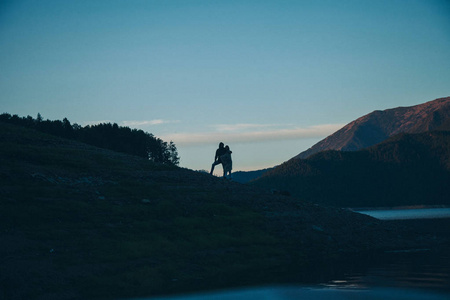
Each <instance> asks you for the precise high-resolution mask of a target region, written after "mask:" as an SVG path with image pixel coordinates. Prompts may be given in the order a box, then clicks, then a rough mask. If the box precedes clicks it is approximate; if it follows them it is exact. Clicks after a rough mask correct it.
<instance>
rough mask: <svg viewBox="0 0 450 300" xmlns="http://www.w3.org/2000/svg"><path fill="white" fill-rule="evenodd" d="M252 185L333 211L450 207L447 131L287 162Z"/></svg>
mask: <svg viewBox="0 0 450 300" xmlns="http://www.w3.org/2000/svg"><path fill="white" fill-rule="evenodd" d="M253 184H254V185H256V186H261V187H265V188H272V189H278V190H282V191H287V192H289V193H291V194H292V195H293V196H296V197H299V198H301V199H304V200H307V201H312V202H315V203H319V204H325V205H332V206H337V207H377V206H402V205H423V204H425V205H442V204H444V205H450V198H449V197H448V195H449V194H450V131H431V132H425V133H417V134H406V133H402V134H399V135H396V136H393V137H391V138H389V139H388V140H386V141H384V142H382V143H380V144H378V145H375V146H372V147H369V148H366V149H363V150H359V151H337V150H328V151H322V152H319V153H316V154H314V155H312V156H310V157H308V158H307V159H291V160H289V161H288V162H285V163H284V164H282V165H280V166H279V167H277V168H275V169H273V170H271V171H269V172H267V173H265V174H264V175H263V176H262V177H261V178H259V179H257V180H256V181H254V182H253Z"/></svg>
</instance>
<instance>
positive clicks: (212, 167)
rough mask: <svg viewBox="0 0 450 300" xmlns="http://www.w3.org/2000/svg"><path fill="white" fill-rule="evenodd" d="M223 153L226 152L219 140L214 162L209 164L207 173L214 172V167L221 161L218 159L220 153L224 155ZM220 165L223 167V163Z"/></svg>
mask: <svg viewBox="0 0 450 300" xmlns="http://www.w3.org/2000/svg"><path fill="white" fill-rule="evenodd" d="M225 153H226V149H225V147H224V144H223V143H222V142H220V144H219V148H218V149H217V150H216V156H215V157H214V162H213V164H212V166H211V172H209V174H211V175H212V174H213V172H214V167H215V166H217V165H219V164H221V163H222V160H221V159H220V157H221V156H222V155H224V154H225ZM222 167H223V165H222Z"/></svg>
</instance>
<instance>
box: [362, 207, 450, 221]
mask: <svg viewBox="0 0 450 300" xmlns="http://www.w3.org/2000/svg"><path fill="white" fill-rule="evenodd" d="M356 212H359V213H361V214H365V215H369V216H371V217H374V218H377V219H380V220H407V219H437V218H450V208H420V209H389V210H385V209H384V210H383V209H379V210H356Z"/></svg>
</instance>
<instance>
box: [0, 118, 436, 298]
mask: <svg viewBox="0 0 450 300" xmlns="http://www.w3.org/2000/svg"><path fill="white" fill-rule="evenodd" d="M0 241H1V243H2V247H0V258H1V259H0V286H1V288H0V299H61V300H65V299H134V298H142V297H148V296H155V295H158V294H164V293H181V292H189V291H200V290H205V289H209V290H211V289H223V288H229V287H237V286H240V287H242V286H255V285H273V284H282V283H292V282H295V283H296V284H299V283H302V282H306V281H308V282H311V280H314V277H313V276H314V275H313V274H318V275H317V276H318V277H320V280H325V281H326V280H328V277H327V275H326V271H325V268H327V267H329V269H330V274H331V272H334V271H335V262H336V261H335V260H334V259H335V257H336V258H339V257H343V256H344V257H345V256H350V255H351V254H355V253H358V252H362V251H382V252H383V251H384V250H395V249H406V248H410V247H412V248H423V247H427V248H430V247H431V246H432V245H436V246H437V245H438V244H436V242H437V241H439V239H435V238H434V237H433V236H431V235H428V234H426V235H421V236H419V235H417V234H415V235H411V231H410V230H409V229H403V227H397V226H394V225H393V224H391V223H386V222H382V221H379V220H376V219H373V218H371V217H368V216H364V215H361V214H356V213H353V212H351V211H348V210H344V209H338V208H332V207H323V206H318V205H315V204H313V203H310V202H307V201H302V200H299V199H298V198H295V197H287V196H283V195H282V194H273V193H271V192H269V191H267V189H265V188H264V189H260V188H257V187H254V186H247V185H242V184H239V183H235V182H229V181H227V180H223V179H221V178H216V177H214V176H210V175H209V174H204V173H201V172H195V171H192V170H188V169H183V168H179V167H176V166H173V165H167V164H161V163H155V162H151V161H149V160H148V159H144V158H141V157H138V156H133V155H128V154H125V153H119V152H114V151H111V150H108V149H102V148H98V147H95V146H91V145H87V144H84V143H81V142H78V141H74V140H68V139H64V138H61V137H56V136H53V135H49V134H45V133H42V132H38V131H36V130H33V129H30V128H25V127H19V126H16V125H11V124H5V123H2V122H0ZM364 253H366V252H364ZM361 256H364V255H361ZM332 259H333V260H332ZM318 270H320V271H318ZM334 274H335V273H334Z"/></svg>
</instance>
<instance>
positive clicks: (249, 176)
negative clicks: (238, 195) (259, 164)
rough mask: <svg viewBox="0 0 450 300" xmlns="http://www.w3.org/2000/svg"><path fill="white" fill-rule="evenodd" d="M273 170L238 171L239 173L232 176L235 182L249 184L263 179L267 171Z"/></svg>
mask: <svg viewBox="0 0 450 300" xmlns="http://www.w3.org/2000/svg"><path fill="white" fill-rule="evenodd" d="M274 168H275V167H274ZM272 169H273V168H267V169H262V170H256V171H237V172H234V173H233V176H232V177H233V181H235V182H239V183H247V182H250V181H252V180H254V179H256V178H259V177H261V176H262V175H263V174H264V173H266V172H267V171H270V170H272Z"/></svg>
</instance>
